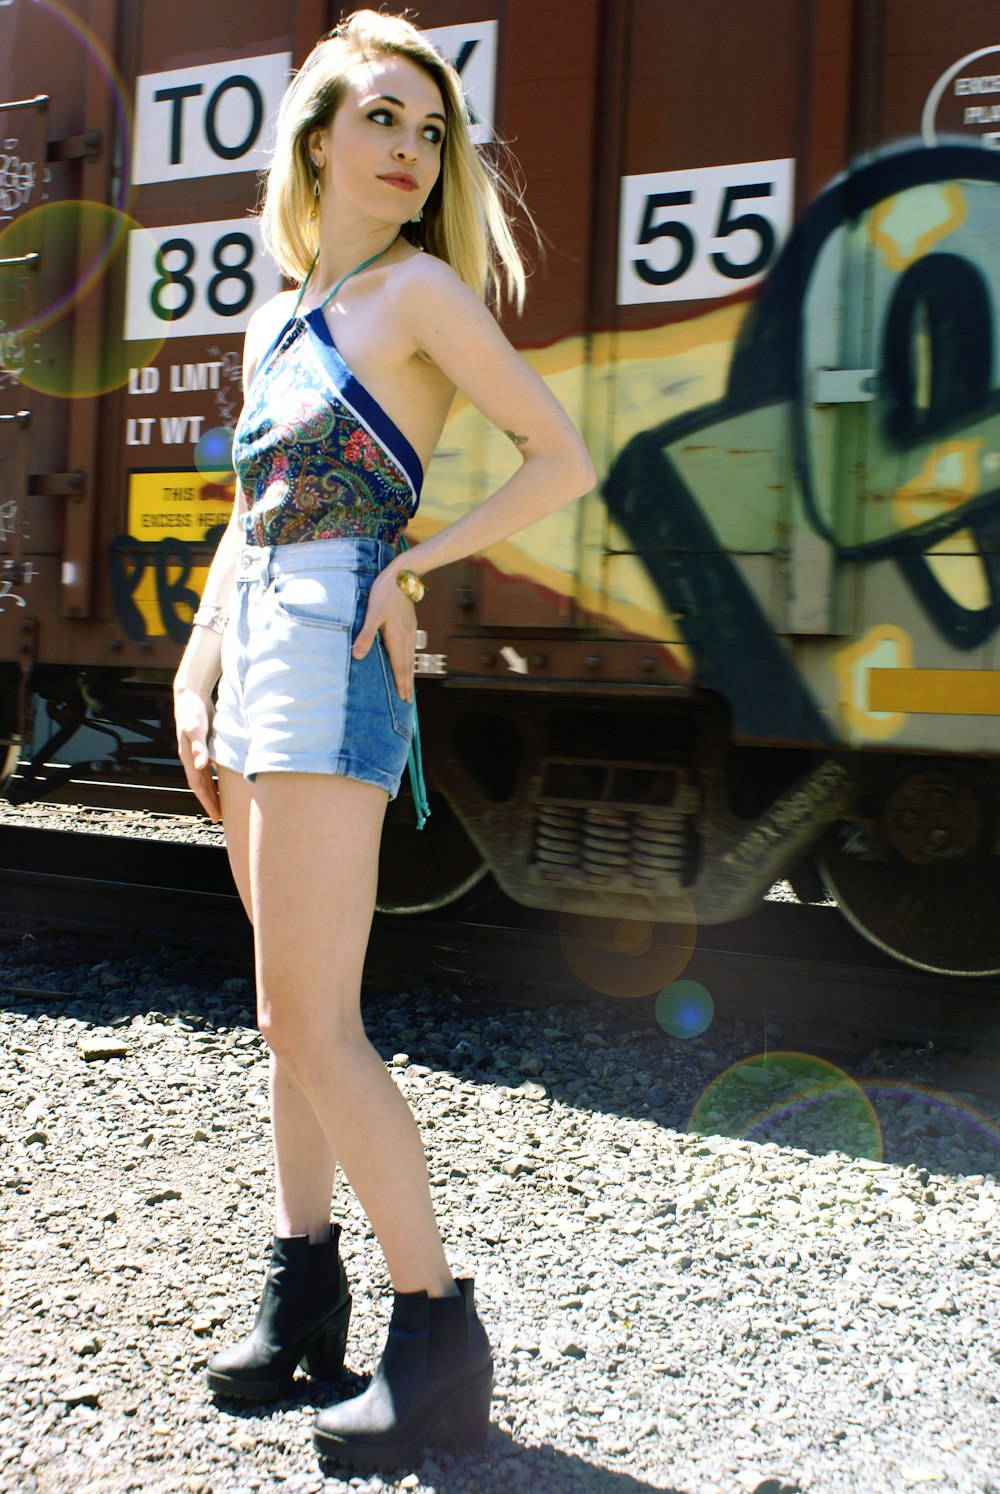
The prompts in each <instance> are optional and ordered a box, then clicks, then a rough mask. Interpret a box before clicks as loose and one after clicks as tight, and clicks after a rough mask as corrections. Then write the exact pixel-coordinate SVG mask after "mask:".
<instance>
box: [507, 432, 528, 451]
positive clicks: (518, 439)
mask: <svg viewBox="0 0 1000 1494" xmlns="http://www.w3.org/2000/svg"><path fill="white" fill-rule="evenodd" d="M504 435H505V436H508V437H509V438H510V440H511V441H513V443H514V445H515V446H517V447H518V448H520V447H522V446H525V445H527V441H528V438H527V436H518V435H516V434H515V433H514V431H504Z"/></svg>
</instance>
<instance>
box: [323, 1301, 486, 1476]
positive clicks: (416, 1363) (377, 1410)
mask: <svg viewBox="0 0 1000 1494" xmlns="http://www.w3.org/2000/svg"><path fill="white" fill-rule="evenodd" d="M455 1285H456V1286H457V1287H458V1292H459V1295H458V1296H457V1297H428V1295H427V1293H426V1292H397V1293H396V1295H395V1298H394V1302H393V1309H392V1318H391V1320H390V1322H389V1335H388V1339H387V1341H386V1346H385V1350H384V1351H383V1354H382V1358H381V1359H380V1360H379V1363H378V1367H377V1368H376V1370H375V1373H374V1375H373V1376H372V1381H371V1384H370V1385H369V1386H368V1389H367V1390H365V1391H364V1392H363V1394H361V1395H359V1396H355V1397H354V1398H353V1400H349V1401H342V1402H341V1403H340V1405H338V1406H329V1407H327V1409H326V1410H324V1411H321V1412H320V1414H319V1416H318V1417H317V1418H316V1423H315V1428H314V1432H313V1442H314V1444H315V1447H316V1451H317V1452H318V1453H319V1455H320V1458H321V1459H322V1460H323V1461H324V1462H326V1463H331V1464H334V1465H342V1466H347V1467H351V1468H364V1469H370V1470H378V1471H388V1470H390V1469H394V1468H399V1467H402V1466H403V1465H407V1466H412V1465H413V1464H415V1463H417V1462H419V1460H420V1458H421V1456H422V1455H423V1453H424V1452H425V1451H426V1449H427V1448H428V1447H441V1448H445V1449H447V1450H448V1451H449V1452H454V1453H466V1452H477V1451H479V1450H480V1449H481V1448H482V1447H483V1446H484V1444H485V1442H486V1437H487V1433H488V1430H489V1422H490V1397H491V1396H492V1394H493V1356H492V1354H491V1353H490V1346H489V1342H488V1340H487V1337H486V1332H485V1330H484V1328H483V1325H482V1323H481V1322H480V1321H479V1318H478V1316H477V1315H476V1311H475V1306H474V1302H473V1284H472V1282H471V1281H469V1280H462V1281H457V1282H456V1283H455Z"/></svg>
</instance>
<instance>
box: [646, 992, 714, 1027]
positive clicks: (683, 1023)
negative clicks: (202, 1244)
mask: <svg viewBox="0 0 1000 1494" xmlns="http://www.w3.org/2000/svg"><path fill="white" fill-rule="evenodd" d="M714 1016H715V1002H714V1001H713V1000H712V997H711V994H710V993H709V992H708V991H706V989H705V987H704V986H702V985H699V983H698V982H697V981H696V980H675V981H671V983H670V985H669V986H664V988H663V990H662V991H661V992H660V994H659V996H657V998H656V1020H657V1022H659V1024H660V1026H661V1027H662V1028H663V1030H664V1032H666V1033H669V1034H670V1036H671V1037H675V1038H695V1037H700V1036H701V1034H702V1033H703V1032H705V1031H706V1030H707V1029H708V1028H709V1027H710V1026H711V1024H712V1018H713V1017H714Z"/></svg>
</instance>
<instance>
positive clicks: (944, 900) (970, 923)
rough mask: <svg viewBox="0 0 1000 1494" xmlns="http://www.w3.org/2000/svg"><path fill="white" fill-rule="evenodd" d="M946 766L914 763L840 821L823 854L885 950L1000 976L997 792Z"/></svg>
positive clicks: (831, 876)
mask: <svg viewBox="0 0 1000 1494" xmlns="http://www.w3.org/2000/svg"><path fill="white" fill-rule="evenodd" d="M981 789H982V785H980V784H977V783H975V782H974V781H970V780H969V779H968V778H966V777H962V776H959V775H958V774H955V773H953V772H951V771H950V770H947V769H931V770H926V769H924V770H919V771H911V772H909V773H907V774H905V775H904V776H903V777H901V778H899V779H897V781H896V782H895V783H893V784H891V785H887V787H886V791H885V793H884V794H881V795H877V796H876V795H868V796H866V797H867V801H868V802H867V805H866V804H865V801H864V800H863V801H862V807H863V808H867V810H868V811H869V813H868V814H862V816H861V817H860V819H859V821H857V822H855V823H843V824H840V825H835V826H833V828H832V829H831V831H830V832H829V833H828V835H827V837H826V839H825V840H824V842H823V843H822V844H821V846H820V847H819V850H818V852H817V856H816V860H817V863H818V865H819V869H820V873H821V875H822V877H823V881H824V882H825V884H826V886H827V889H828V891H829V892H830V895H831V896H832V897H834V898H835V899H836V900H837V902H838V904H839V905H840V911H841V912H842V913H843V915H844V917H845V918H846V919H847V921H848V923H850V924H852V925H853V926H854V928H856V929H857V931H858V932H859V933H860V934H862V935H863V936H864V937H865V938H866V939H868V940H869V941H870V943H872V944H874V945H876V947H877V948H879V949H881V950H883V951H885V953H887V954H890V955H892V956H894V958H895V959H897V960H901V961H902V962H903V963H904V964H906V965H913V966H915V967H916V968H917V969H918V970H930V971H933V972H935V973H937V974H941V975H957V976H985V975H1000V918H998V917H997V907H998V905H1000V856H996V855H991V854H989V852H988V851H987V850H986V847H987V846H988V845H989V842H990V841H991V839H992V833H991V827H989V828H988V820H989V818H990V816H989V814H988V806H989V797H990V796H989V795H988V794H984V793H982V792H981Z"/></svg>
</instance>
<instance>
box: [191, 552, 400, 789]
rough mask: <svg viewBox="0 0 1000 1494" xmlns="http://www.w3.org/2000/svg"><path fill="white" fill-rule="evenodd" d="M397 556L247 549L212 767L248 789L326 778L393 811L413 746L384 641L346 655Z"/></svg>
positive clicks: (229, 632)
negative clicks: (375, 792) (278, 776)
mask: <svg viewBox="0 0 1000 1494" xmlns="http://www.w3.org/2000/svg"><path fill="white" fill-rule="evenodd" d="M394 553H395V552H394V551H393V548H392V546H391V545H387V544H383V543H382V542H381V541H380V540H370V539H331V540H307V541H305V542H304V543H302V544H290V545H272V546H268V547H266V548H262V547H259V546H257V545H246V546H245V547H244V549H243V550H242V551H241V552H240V555H239V558H238V560H237V568H236V595H237V603H236V608H235V611H234V613H233V615H232V616H231V617H230V620H229V625H228V627H227V628H226V631H225V634H224V635H223V640H222V679H221V681H220V683H219V691H218V701H217V706H216V713H215V721H214V725H213V734H212V740H211V742H210V744H209V750H210V752H211V756H212V757H213V759H214V760H215V762H216V763H218V764H219V765H220V766H221V767H223V768H231V769H233V770H234V771H235V772H237V773H242V774H243V776H244V777H245V778H247V779H249V780H250V781H251V782H252V781H253V779H254V778H255V777H256V776H257V774H258V773H333V774H340V775H342V776H343V777H346V778H357V779H360V780H361V782H362V783H372V784H375V785H376V787H378V788H381V789H385V791H386V793H387V794H388V795H389V797H390V799H394V798H395V797H396V794H397V792H398V790H399V783H400V779H401V778H402V775H403V770H404V768H405V767H406V759H407V755H408V753H409V749H410V739H411V737H412V735H413V705H412V703H409V702H407V701H405V700H403V699H402V698H401V697H400V695H399V694H397V691H396V686H395V683H394V681H393V675H392V666H391V665H390V663H389V657H388V655H387V653H386V651H385V645H384V644H383V642H382V638H381V635H379V636H377V637H376V639H375V642H374V644H373V645H372V647H371V649H370V650H369V652H368V653H367V654H366V656H365V657H364V658H363V659H355V658H354V657H353V656H352V654H351V645H352V644H353V642H354V640H355V638H356V637H357V635H358V633H359V632H360V631H361V626H362V624H363V623H364V620H365V611H366V609H367V606H368V594H369V592H370V590H371V585H372V582H373V581H374V579H375V577H376V576H377V575H378V573H379V571H380V570H382V568H383V567H384V566H385V565H387V564H388V562H389V561H390V560H391V559H392V557H393V554H394Z"/></svg>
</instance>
